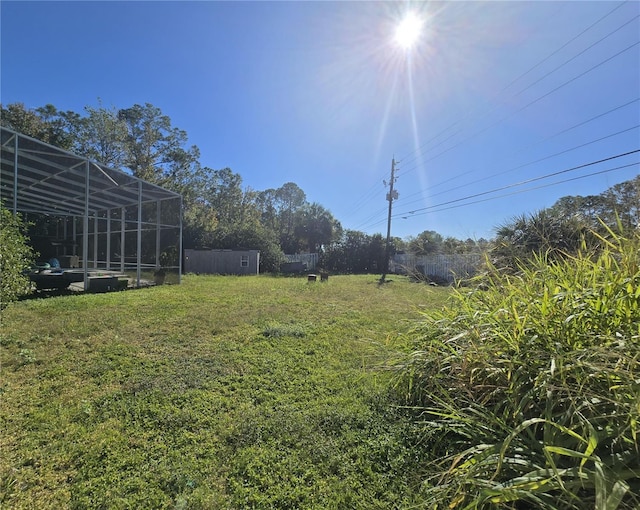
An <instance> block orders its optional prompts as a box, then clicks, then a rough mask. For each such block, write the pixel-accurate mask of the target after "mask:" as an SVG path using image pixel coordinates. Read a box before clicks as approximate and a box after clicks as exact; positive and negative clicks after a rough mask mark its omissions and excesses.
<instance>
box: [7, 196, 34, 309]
mask: <svg viewBox="0 0 640 510" xmlns="http://www.w3.org/2000/svg"><path fill="white" fill-rule="evenodd" d="M0 220H1V221H0V309H2V308H5V307H6V306H7V305H8V304H9V303H10V302H11V301H14V300H16V299H17V298H18V297H19V296H22V295H24V294H28V293H29V291H30V290H31V283H30V281H29V278H28V277H27V276H26V275H25V271H26V270H27V269H29V267H30V266H31V265H32V264H33V261H34V258H35V256H34V253H33V250H32V249H31V248H30V247H29V245H28V243H27V237H26V226H25V224H24V223H23V221H22V219H21V217H20V216H19V215H15V216H14V215H13V214H12V213H11V211H9V210H8V209H5V207H4V206H3V205H2V203H1V202H0Z"/></svg>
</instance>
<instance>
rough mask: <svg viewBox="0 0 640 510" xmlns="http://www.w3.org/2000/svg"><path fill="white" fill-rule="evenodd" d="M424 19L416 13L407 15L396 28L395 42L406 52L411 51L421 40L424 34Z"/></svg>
mask: <svg viewBox="0 0 640 510" xmlns="http://www.w3.org/2000/svg"><path fill="white" fill-rule="evenodd" d="M422 25H423V21H422V19H421V18H420V17H419V16H418V15H417V14H416V13H414V12H409V13H407V14H406V16H405V17H404V19H403V20H402V21H401V22H400V24H399V25H398V26H397V27H396V31H395V37H394V41H395V43H396V44H397V45H398V46H400V47H401V48H402V49H404V50H410V49H411V48H413V47H414V46H415V45H416V44H417V42H418V41H419V40H420V35H421V34H422Z"/></svg>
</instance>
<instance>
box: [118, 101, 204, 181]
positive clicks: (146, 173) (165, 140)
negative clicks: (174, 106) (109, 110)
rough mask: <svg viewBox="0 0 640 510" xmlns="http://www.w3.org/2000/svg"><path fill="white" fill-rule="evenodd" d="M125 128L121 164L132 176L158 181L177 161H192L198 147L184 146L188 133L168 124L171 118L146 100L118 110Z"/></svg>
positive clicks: (181, 164) (164, 177)
mask: <svg viewBox="0 0 640 510" xmlns="http://www.w3.org/2000/svg"><path fill="white" fill-rule="evenodd" d="M118 119H119V120H120V121H122V122H123V123H124V125H125V126H126V129H127V135H126V140H125V148H126V153H125V157H124V164H125V166H126V167H127V168H129V169H130V170H131V172H132V173H133V175H135V176H136V177H139V178H140V179H144V180H145V181H149V182H153V183H156V184H161V183H163V182H166V181H167V177H170V176H171V175H172V173H173V172H174V171H175V169H174V166H175V164H176V162H178V163H179V165H180V166H184V160H188V161H189V163H192V162H194V160H195V159H197V156H199V153H198V151H197V148H195V147H192V148H191V149H184V148H183V146H184V145H185V144H186V142H187V133H186V132H185V131H182V130H180V129H178V128H174V127H172V126H171V119H170V118H169V117H168V116H166V115H163V113H162V111H161V110H160V108H157V107H155V106H153V105H152V104H149V103H146V104H145V105H144V106H142V105H139V104H135V105H133V106H132V107H131V108H125V109H122V110H119V111H118Z"/></svg>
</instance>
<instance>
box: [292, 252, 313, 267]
mask: <svg viewBox="0 0 640 510" xmlns="http://www.w3.org/2000/svg"><path fill="white" fill-rule="evenodd" d="M285 259H286V260H287V262H289V263H291V262H302V263H303V264H304V265H305V269H306V270H311V269H315V268H316V266H317V265H318V254H317V253H295V254H293V255H285Z"/></svg>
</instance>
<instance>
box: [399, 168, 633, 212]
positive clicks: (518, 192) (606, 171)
mask: <svg viewBox="0 0 640 510" xmlns="http://www.w3.org/2000/svg"><path fill="white" fill-rule="evenodd" d="M635 165H640V161H636V162H635V163H629V164H627V165H621V166H617V167H614V168H608V169H607V170H600V171H598V172H592V173H590V174H585V175H580V176H578V177H572V178H570V179H563V180H561V181H556V182H552V183H549V184H542V185H540V186H535V187H533V188H526V189H523V190H518V191H513V192H511V193H506V194H504V195H498V196H496V197H489V198H483V199H481V200H474V201H473V202H467V203H464V204H456V205H452V206H449V207H443V208H440V209H436V210H432V211H425V212H421V213H419V214H416V215H414V216H412V217H415V216H423V215H425V214H429V213H434V212H442V211H448V210H449V209H457V208H459V207H466V206H468V205H474V204H479V203H482V202H489V201H491V200H498V199H500V198H505V197H510V196H513V195H519V194H520V193H527V192H529V191H535V190H538V189H543V188H550V187H551V186H557V185H558V184H565V183H567V182H571V181H577V180H580V179H586V178H587V177H593V176H594V175H602V174H606V173H609V172H613V171H615V170H623V169H625V168H630V167H632V166H635ZM434 207H437V206H434ZM403 219H406V217H403Z"/></svg>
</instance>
